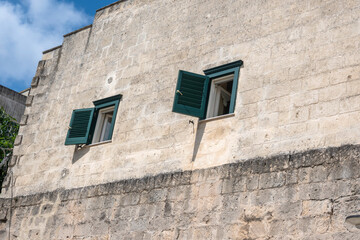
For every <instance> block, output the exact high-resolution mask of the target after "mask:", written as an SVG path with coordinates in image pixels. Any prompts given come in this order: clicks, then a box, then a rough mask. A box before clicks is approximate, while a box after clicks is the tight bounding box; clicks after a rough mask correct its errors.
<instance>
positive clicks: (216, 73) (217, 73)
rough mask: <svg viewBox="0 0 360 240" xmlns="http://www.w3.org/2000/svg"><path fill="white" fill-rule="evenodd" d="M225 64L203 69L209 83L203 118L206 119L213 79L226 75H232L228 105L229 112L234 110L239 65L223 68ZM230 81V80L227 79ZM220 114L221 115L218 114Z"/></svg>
mask: <svg viewBox="0 0 360 240" xmlns="http://www.w3.org/2000/svg"><path fill="white" fill-rule="evenodd" d="M224 66H225V65H223V66H220V67H216V68H211V69H208V70H204V73H205V75H206V76H208V77H209V79H210V84H209V86H210V87H209V89H208V94H207V95H208V97H207V102H206V113H205V116H206V117H205V118H203V119H207V118H208V117H207V116H208V113H207V111H208V104H209V101H210V98H211V97H212V96H211V87H212V85H213V81H216V79H217V78H221V77H225V76H228V75H232V74H233V75H234V76H233V80H232V81H233V85H232V90H231V98H230V107H229V113H228V114H231V113H234V111H235V104H236V95H237V86H238V81H239V72H240V66H238V67H231V68H228V69H225V70H223V68H224ZM229 81H231V80H229ZM218 116H221V115H218ZM218 116H213V117H218Z"/></svg>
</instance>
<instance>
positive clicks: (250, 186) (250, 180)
mask: <svg viewBox="0 0 360 240" xmlns="http://www.w3.org/2000/svg"><path fill="white" fill-rule="evenodd" d="M258 188H259V175H249V176H247V180H246V189H247V190H249V191H251V190H256V189H258Z"/></svg>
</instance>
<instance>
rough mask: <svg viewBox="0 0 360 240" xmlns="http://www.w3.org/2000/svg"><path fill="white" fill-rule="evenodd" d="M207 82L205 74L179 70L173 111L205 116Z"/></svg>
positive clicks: (200, 116) (201, 117)
mask: <svg viewBox="0 0 360 240" xmlns="http://www.w3.org/2000/svg"><path fill="white" fill-rule="evenodd" d="M209 82H210V80H209V78H208V77H207V76H204V75H200V74H196V73H191V72H186V71H182V70H180V71H179V77H178V82H177V85H176V90H175V98H174V105H173V112H177V113H182V114H186V115H190V116H194V117H199V118H200V119H203V118H205V113H206V100H207V94H208V87H209Z"/></svg>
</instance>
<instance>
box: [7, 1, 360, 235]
mask: <svg viewBox="0 0 360 240" xmlns="http://www.w3.org/2000/svg"><path fill="white" fill-rule="evenodd" d="M238 60H241V61H242V62H243V65H242V67H241V68H240V73H239V78H238V86H237V92H236V101H235V109H234V112H233V114H229V115H227V116H226V118H218V119H212V120H209V119H205V120H202V121H199V119H198V118H196V117H191V116H187V115H182V114H178V113H174V112H172V105H173V102H174V93H175V89H176V84H177V77H178V73H179V70H185V71H189V72H193V73H197V74H203V70H206V69H209V68H213V67H218V66H221V65H224V64H228V63H231V62H235V61H238ZM114 95H122V98H121V101H120V102H119V106H118V112H117V116H116V122H115V125H114V129H113V135H112V139H111V141H107V142H103V143H101V144H95V145H94V144H91V145H86V146H82V147H78V146H74V145H68V146H66V145H64V142H65V139H66V136H67V132H68V129H69V123H70V119H71V116H72V112H73V110H75V109H83V108H91V107H94V104H93V101H97V100H101V99H104V98H107V97H111V96H114ZM359 102H360V1H359V0H343V1H337V0H311V1H310V0H304V1H300V0H269V1H264V0H251V1H248V0H222V1H218V0H182V1H176V0H147V1H142V0H123V1H118V2H116V3H114V4H112V5H110V6H107V7H104V8H102V9H99V10H98V11H97V12H96V14H95V18H94V21H93V24H92V25H89V26H86V27H84V28H82V29H79V30H77V31H75V32H71V33H69V34H66V35H64V41H63V43H62V45H61V46H58V47H55V48H53V49H50V50H47V51H45V52H44V53H43V57H42V59H41V61H40V62H39V64H38V67H37V70H36V74H35V76H34V78H33V80H32V83H31V90H30V94H29V97H28V98H27V100H26V109H25V113H24V116H23V117H22V119H21V121H20V125H21V127H20V131H19V135H18V137H17V139H16V141H15V145H16V147H15V148H14V157H13V158H12V160H11V162H10V168H9V172H8V175H7V179H6V181H5V182H4V184H3V186H2V193H1V195H0V199H1V205H2V207H1V210H0V224H1V238H4V239H7V240H10V239H11V240H13V239H21V240H22V239H126V238H129V239H142V238H143V239H152V238H154V239H156V238H158V239H176V238H178V239H341V240H342V239H358V236H359V230H358V229H356V228H355V227H352V226H350V225H347V224H346V223H344V220H345V217H346V216H348V215H352V214H359V211H360V209H359V206H360V201H359V169H360V168H359V146H360V137H359V136H360V121H359V119H360V104H359ZM134 179H135V180H134Z"/></svg>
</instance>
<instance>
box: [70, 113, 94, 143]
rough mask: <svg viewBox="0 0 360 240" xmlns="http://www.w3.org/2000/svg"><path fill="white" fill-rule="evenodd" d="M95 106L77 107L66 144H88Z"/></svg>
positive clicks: (72, 117)
mask: <svg viewBox="0 0 360 240" xmlns="http://www.w3.org/2000/svg"><path fill="white" fill-rule="evenodd" d="M93 116H94V108H85V109H76V110H74V111H73V113H72V116H71V121H70V126H69V130H68V133H67V136H66V140H65V145H74V144H87V143H88V142H89V133H90V127H91V122H92V119H93Z"/></svg>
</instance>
